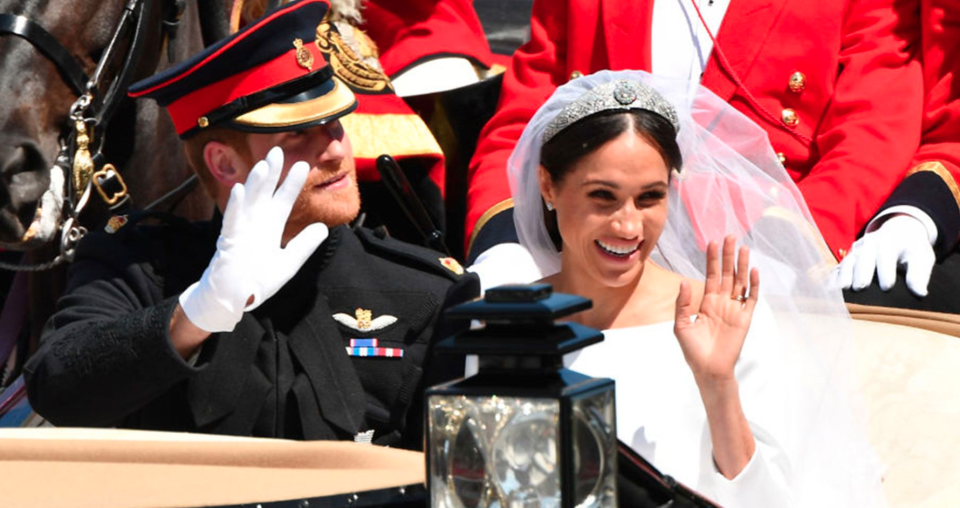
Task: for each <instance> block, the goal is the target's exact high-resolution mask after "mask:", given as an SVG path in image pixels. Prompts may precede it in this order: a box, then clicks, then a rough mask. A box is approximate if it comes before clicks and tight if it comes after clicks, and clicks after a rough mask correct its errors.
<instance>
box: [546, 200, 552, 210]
mask: <svg viewBox="0 0 960 508" xmlns="http://www.w3.org/2000/svg"><path fill="white" fill-rule="evenodd" d="M547 211H548V212H552V211H553V203H551V202H549V201H547Z"/></svg>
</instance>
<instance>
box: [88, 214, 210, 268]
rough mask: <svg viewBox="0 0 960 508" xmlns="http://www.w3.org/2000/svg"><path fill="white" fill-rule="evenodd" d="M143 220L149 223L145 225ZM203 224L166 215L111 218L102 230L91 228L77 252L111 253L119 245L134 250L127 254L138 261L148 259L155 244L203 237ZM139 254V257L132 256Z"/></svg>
mask: <svg viewBox="0 0 960 508" xmlns="http://www.w3.org/2000/svg"><path fill="white" fill-rule="evenodd" d="M145 221H151V223H148V224H144V222H145ZM203 224H205V223H191V222H190V221H188V220H186V219H184V218H183V217H179V216H176V215H173V214H171V213H167V212H156V211H147V212H144V211H135V212H131V213H128V214H120V215H114V216H112V217H110V219H108V220H107V222H106V224H104V226H103V227H102V228H96V229H91V231H90V232H89V233H88V234H87V235H86V236H85V237H84V238H83V240H82V241H81V242H80V246H79V247H78V253H80V252H82V253H84V254H93V253H97V252H101V251H113V250H115V249H117V248H118V245H123V246H124V247H123V248H124V249H129V248H131V247H132V248H133V250H131V251H129V252H128V254H129V255H131V256H133V257H135V258H140V257H143V256H147V257H149V254H150V253H151V252H152V251H153V250H154V249H155V248H156V245H155V242H158V241H159V242H164V241H166V240H168V239H170V238H171V237H190V236H199V235H203V234H204V231H205V229H206V228H204V227H203ZM138 251H143V252H141V255H137V254H135V253H136V252H138Z"/></svg>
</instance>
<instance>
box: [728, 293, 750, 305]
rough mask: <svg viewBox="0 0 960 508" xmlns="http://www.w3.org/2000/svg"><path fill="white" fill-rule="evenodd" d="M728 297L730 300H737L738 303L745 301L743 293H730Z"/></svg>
mask: <svg viewBox="0 0 960 508" xmlns="http://www.w3.org/2000/svg"><path fill="white" fill-rule="evenodd" d="M730 299H731V300H736V301H738V302H740V303H743V302H745V301H747V297H746V296H743V295H731V296H730Z"/></svg>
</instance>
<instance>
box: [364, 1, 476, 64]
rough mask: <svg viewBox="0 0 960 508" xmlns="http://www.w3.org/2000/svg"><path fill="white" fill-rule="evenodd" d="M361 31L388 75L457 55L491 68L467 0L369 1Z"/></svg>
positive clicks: (473, 11)
mask: <svg viewBox="0 0 960 508" xmlns="http://www.w3.org/2000/svg"><path fill="white" fill-rule="evenodd" d="M363 9H364V10H363V18H364V24H363V26H362V28H363V29H364V30H366V31H367V33H368V34H370V37H371V38H372V39H373V40H374V42H376V44H377V47H379V48H380V64H381V65H383V70H384V72H386V73H387V76H390V77H391V78H392V77H395V76H396V75H397V74H399V73H400V72H402V71H405V70H407V69H409V68H410V67H412V66H414V65H416V64H418V63H422V62H424V61H426V60H429V59H432V58H439V57H444V56H460V57H464V58H467V59H469V60H471V61H472V62H473V63H474V64H475V65H478V66H480V67H484V68H489V67H490V65H491V59H492V55H491V53H490V47H489V46H488V45H487V36H486V35H485V34H484V31H483V26H482V25H481V24H480V18H478V17H477V12H476V11H475V10H474V9H473V2H472V1H471V0H370V1H367V2H365V3H364V7H363Z"/></svg>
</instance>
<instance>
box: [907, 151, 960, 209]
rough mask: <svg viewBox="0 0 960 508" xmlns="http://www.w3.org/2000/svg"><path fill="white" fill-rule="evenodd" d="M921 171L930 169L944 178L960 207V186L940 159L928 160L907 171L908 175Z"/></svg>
mask: <svg viewBox="0 0 960 508" xmlns="http://www.w3.org/2000/svg"><path fill="white" fill-rule="evenodd" d="M921 171H930V172H932V173H936V175H937V176H939V177H940V179H941V180H943V183H944V184H945V185H946V186H947V188H949V189H950V194H953V200H954V202H956V203H957V208H960V187H957V182H956V180H954V179H953V175H951V174H950V171H949V170H948V169H947V168H946V167H945V166H944V165H943V163H942V162H940V161H928V162H923V163H920V164H917V165H916V166H914V167H913V169H911V170H910V171H907V177H909V176H910V175H912V174H914V173H919V172H921Z"/></svg>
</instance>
